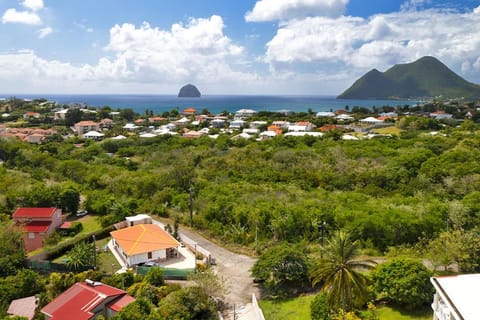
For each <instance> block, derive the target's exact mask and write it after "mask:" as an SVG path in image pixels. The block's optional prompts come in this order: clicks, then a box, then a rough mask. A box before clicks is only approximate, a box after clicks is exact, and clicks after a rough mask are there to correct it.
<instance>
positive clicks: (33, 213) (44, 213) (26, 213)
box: [13, 208, 57, 219]
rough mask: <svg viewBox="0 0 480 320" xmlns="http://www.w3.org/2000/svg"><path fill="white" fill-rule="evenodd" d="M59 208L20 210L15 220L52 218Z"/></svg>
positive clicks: (15, 215)
mask: <svg viewBox="0 0 480 320" xmlns="http://www.w3.org/2000/svg"><path fill="white" fill-rule="evenodd" d="M55 210H57V208H18V209H17V211H15V213H14V214H13V218H14V219H15V218H50V217H51V216H53V214H54V213H55Z"/></svg>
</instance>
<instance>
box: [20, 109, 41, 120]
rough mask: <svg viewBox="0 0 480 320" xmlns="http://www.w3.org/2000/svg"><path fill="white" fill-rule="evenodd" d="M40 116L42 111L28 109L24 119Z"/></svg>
mask: <svg viewBox="0 0 480 320" xmlns="http://www.w3.org/2000/svg"><path fill="white" fill-rule="evenodd" d="M38 118H40V113H38V112H33V111H28V112H25V113H24V114H23V119H25V120H28V119H38Z"/></svg>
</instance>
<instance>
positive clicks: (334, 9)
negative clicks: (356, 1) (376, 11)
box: [245, 0, 350, 22]
mask: <svg viewBox="0 0 480 320" xmlns="http://www.w3.org/2000/svg"><path fill="white" fill-rule="evenodd" d="M349 1H350V0H260V1H257V2H256V3H255V6H254V8H253V10H252V11H249V12H247V14H246V15H245V20H246V21H249V22H261V21H274V20H281V21H284V20H290V19H296V18H304V17H308V16H326V17H338V16H340V15H342V14H343V13H344V12H345V8H346V6H347V4H348V2H349Z"/></svg>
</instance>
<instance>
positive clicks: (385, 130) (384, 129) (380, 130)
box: [372, 126, 403, 136]
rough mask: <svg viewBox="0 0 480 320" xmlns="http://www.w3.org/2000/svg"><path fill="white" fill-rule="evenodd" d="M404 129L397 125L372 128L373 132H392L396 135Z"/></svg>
mask: <svg viewBox="0 0 480 320" xmlns="http://www.w3.org/2000/svg"><path fill="white" fill-rule="evenodd" d="M402 131H403V130H402V129H399V128H397V127H395V126H392V127H386V128H378V129H373V130H372V132H374V133H378V134H391V135H394V136H399V135H400V133H401V132H402Z"/></svg>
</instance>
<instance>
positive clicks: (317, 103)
mask: <svg viewBox="0 0 480 320" xmlns="http://www.w3.org/2000/svg"><path fill="white" fill-rule="evenodd" d="M2 96H3V97H4V98H9V97H12V96H15V97H17V98H24V99H37V98H45V99H48V100H50V101H56V102H58V103H60V104H69V103H72V102H76V103H85V104H87V105H88V106H94V107H103V106H110V107H111V108H112V109H117V108H118V109H124V108H131V109H133V110H134V111H135V112H138V113H144V112H145V110H152V111H153V112H154V113H155V114H161V113H162V112H164V111H170V110H172V109H174V108H178V109H179V110H180V111H181V110H183V109H185V108H188V107H193V108H195V109H197V110H198V111H201V110H202V109H203V108H206V109H208V111H210V112H212V113H215V114H217V113H220V112H222V111H225V110H226V111H229V112H235V111H237V110H239V109H253V110H256V111H273V112H275V111H281V110H290V111H293V112H306V111H308V110H309V109H311V110H313V111H314V112H318V111H331V110H333V111H334V110H338V109H343V108H345V106H347V105H348V106H349V107H350V108H352V107H354V106H359V107H367V108H372V107H374V106H376V107H381V106H393V107H395V106H398V105H402V106H403V105H410V106H413V105H416V104H417V103H419V102H418V101H414V100H409V101H406V100H342V99H335V97H333V96H286V95H285V96H274V95H271V96H257V95H204V96H202V97H201V98H178V97H177V96H175V95H143V94H83V95H69V94H44V95H41V94H30V95H28V94H16V95H1V96H0V97H2Z"/></svg>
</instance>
